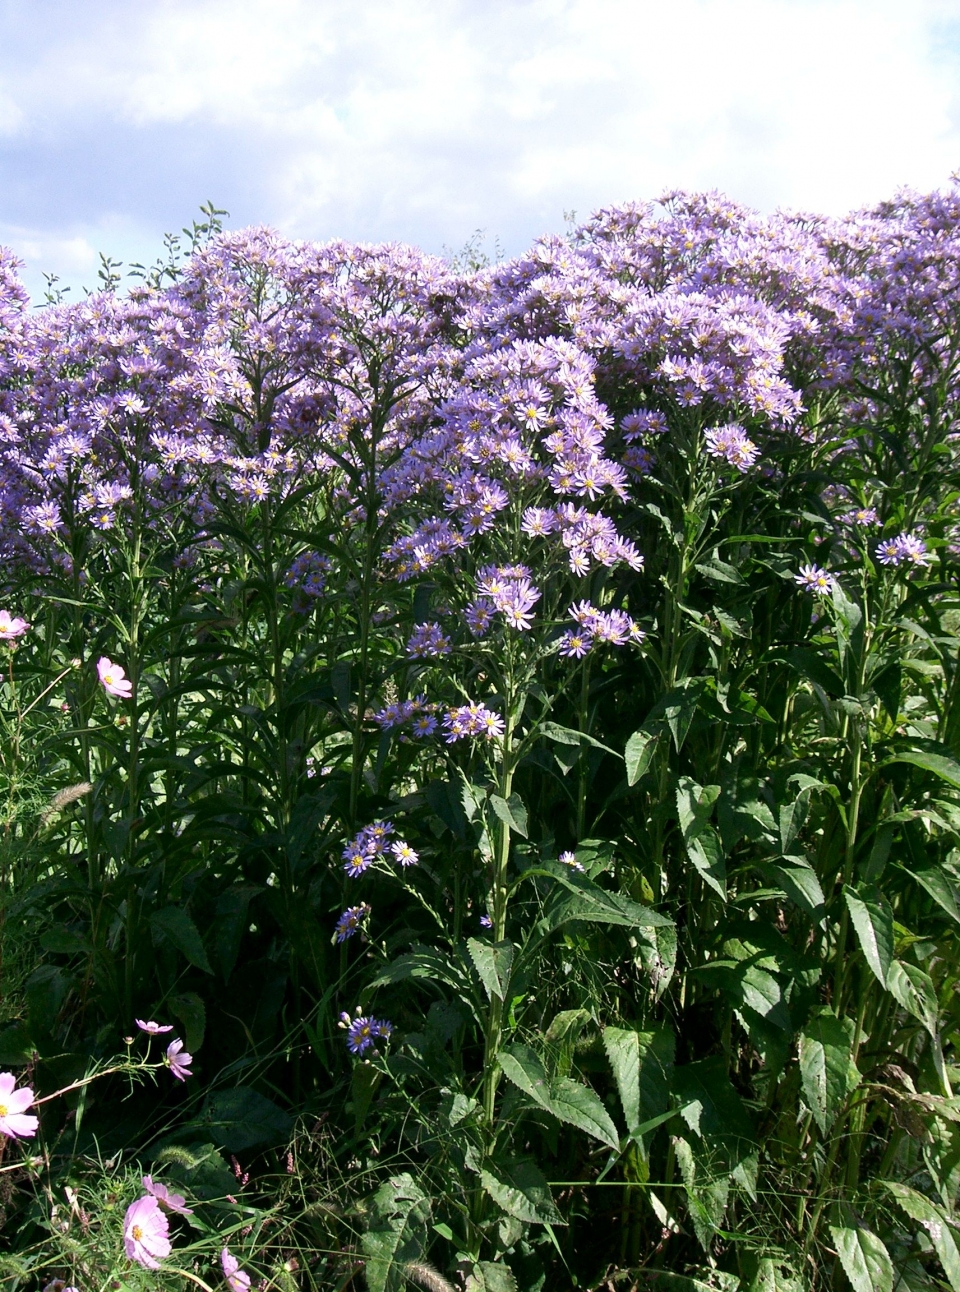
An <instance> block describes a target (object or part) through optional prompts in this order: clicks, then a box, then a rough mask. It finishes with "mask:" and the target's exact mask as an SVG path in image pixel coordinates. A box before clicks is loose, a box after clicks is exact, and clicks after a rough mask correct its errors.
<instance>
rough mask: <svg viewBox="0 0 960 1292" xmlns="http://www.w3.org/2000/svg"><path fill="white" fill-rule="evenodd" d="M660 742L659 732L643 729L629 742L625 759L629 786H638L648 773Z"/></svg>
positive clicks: (624, 755)
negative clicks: (641, 778)
mask: <svg viewBox="0 0 960 1292" xmlns="http://www.w3.org/2000/svg"><path fill="white" fill-rule="evenodd" d="M659 740H660V733H659V732H657V731H654V732H650V731H644V730H643V728H642V727H641V729H640V730H639V731H635V732H634V733H633V735H632V736H631V737H630V739H629V740H628V741H627V746H626V749H625V750H624V753H623V759H624V762H625V763H626V765H627V784H628V785H636V783H637V781H638V780H639V779H640V777H641V776H643V774H644V773H645V772H646V771H647V769H648V768H649V766H650V764H651V763H652V762H653V756H654V754H655V753H656V750H657V744H658V742H659Z"/></svg>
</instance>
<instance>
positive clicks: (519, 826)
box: [490, 794, 527, 839]
mask: <svg viewBox="0 0 960 1292" xmlns="http://www.w3.org/2000/svg"><path fill="white" fill-rule="evenodd" d="M490 806H491V807H492V808H493V810H494V812H495V813H496V814H497V816H498V817H499V818H500V820H501V821H502V822H503V823H504V825H507V826H509V827H510V829H511V830H514V831H515V832H516V833H517V834H519V835H522V836H523V837H524V839H526V838H527V809H526V808H525V807H524V806H523V799H521V797H520V795H519V794H511V795H510V797H509V798H508V799H505V798H502V797H501V796H500V795H499V794H491V795H490Z"/></svg>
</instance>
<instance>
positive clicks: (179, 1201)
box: [143, 1175, 193, 1216]
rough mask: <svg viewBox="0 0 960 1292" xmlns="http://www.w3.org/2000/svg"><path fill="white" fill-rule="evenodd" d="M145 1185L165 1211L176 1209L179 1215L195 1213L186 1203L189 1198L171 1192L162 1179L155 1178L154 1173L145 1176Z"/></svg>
mask: <svg viewBox="0 0 960 1292" xmlns="http://www.w3.org/2000/svg"><path fill="white" fill-rule="evenodd" d="M143 1187H144V1188H145V1189H146V1191H147V1193H149V1194H150V1195H151V1197H154V1198H156V1200H157V1202H159V1203H160V1206H161V1207H162V1208H163V1209H164V1210H165V1211H175V1212H176V1213H177V1215H178V1216H192V1215H193V1210H192V1208H190V1207H188V1206H187V1205H186V1201H187V1200H186V1198H185V1197H184V1196H183V1194H182V1193H171V1192H170V1190H169V1189H168V1188H167V1186H166V1185H165V1184H163V1183H162V1181H160V1180H154V1178H153V1176H152V1175H145V1176H144V1177H143Z"/></svg>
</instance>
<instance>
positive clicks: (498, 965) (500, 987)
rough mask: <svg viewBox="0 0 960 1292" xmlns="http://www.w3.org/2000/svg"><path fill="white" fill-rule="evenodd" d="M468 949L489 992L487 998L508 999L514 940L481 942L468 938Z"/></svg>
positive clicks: (514, 949) (514, 951) (514, 950)
mask: <svg viewBox="0 0 960 1292" xmlns="http://www.w3.org/2000/svg"><path fill="white" fill-rule="evenodd" d="M467 950H468V951H469V952H470V959H471V960H472V961H473V963H474V966H475V968H476V970H477V973H478V974H479V975H480V978H481V981H482V982H483V985H484V987H485V989H486V992H487V998H488V999H493V997H496V998H497V999H498V1000H500V1001H505V1000H506V999H507V993H508V990H509V986H510V972H511V970H512V968H513V958H514V955H515V953H516V948H515V947H514V945H513V943H512V942H496V943H489V942H481V941H480V940H479V939H478V938H469V939H468V940H467Z"/></svg>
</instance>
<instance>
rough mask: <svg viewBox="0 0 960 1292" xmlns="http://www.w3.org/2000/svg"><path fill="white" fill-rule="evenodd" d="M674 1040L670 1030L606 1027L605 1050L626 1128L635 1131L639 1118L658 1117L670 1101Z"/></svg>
mask: <svg viewBox="0 0 960 1292" xmlns="http://www.w3.org/2000/svg"><path fill="white" fill-rule="evenodd" d="M674 1046H675V1040H674V1035H673V1033H672V1032H670V1031H668V1030H667V1029H666V1028H661V1029H659V1030H658V1031H656V1032H637V1031H634V1030H633V1029H632V1028H620V1027H605V1028H604V1029H603V1048H604V1049H605V1050H606V1053H607V1058H608V1059H609V1060H610V1067H611V1068H612V1069H613V1076H614V1080H615V1081H616V1083H617V1091H618V1092H619V1095H620V1105H621V1107H622V1108H623V1115H624V1117H625V1119H626V1123H627V1131H628V1133H629V1134H631V1135H634V1134H636V1132H637V1128H638V1127H639V1126H640V1124H641V1122H644V1121H647V1120H649V1119H651V1118H654V1117H658V1116H659V1115H660V1114H661V1113H664V1112H666V1110H667V1108H668V1107H669V1104H670V1092H669V1078H670V1072H671V1070H672V1068H673V1057H674Z"/></svg>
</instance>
